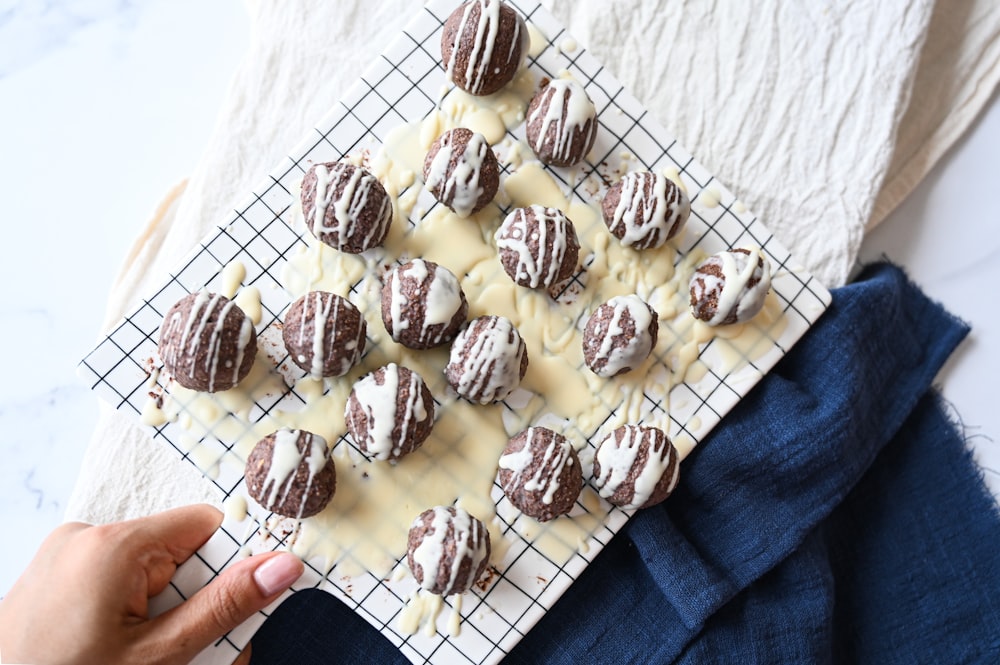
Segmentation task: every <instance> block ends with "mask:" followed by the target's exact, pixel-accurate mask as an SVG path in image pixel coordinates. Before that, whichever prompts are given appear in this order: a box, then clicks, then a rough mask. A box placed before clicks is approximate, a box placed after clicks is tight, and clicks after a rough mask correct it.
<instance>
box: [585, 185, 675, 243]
mask: <svg viewBox="0 0 1000 665" xmlns="http://www.w3.org/2000/svg"><path fill="white" fill-rule="evenodd" d="M601 212H602V214H603V217H604V223H605V224H606V225H607V227H608V229H609V230H610V231H611V233H612V234H613V235H614V236H615V237H616V238H618V239H619V240H621V241H622V243H623V244H625V245H628V246H630V247H632V248H634V249H651V248H654V247H660V246H662V245H663V244H664V243H666V242H667V241H668V240H670V239H671V238H673V237H674V236H676V235H677V234H678V233H680V231H681V229H682V228H683V227H684V224H685V222H687V219H688V217H689V216H690V214H691V202H690V200H688V197H687V194H685V193H684V190H683V189H681V188H680V187H679V186H677V184H675V183H674V182H673V181H672V180H670V179H669V178H666V177H665V176H663V174H660V173H652V172H650V171H632V172H630V173H626V174H625V175H624V176H623V177H622V179H621V180H619V181H618V182H617V183H615V184H614V185H613V186H612V187H611V188H610V189H609V190H608V192H607V194H605V195H604V200H603V201H602V202H601Z"/></svg>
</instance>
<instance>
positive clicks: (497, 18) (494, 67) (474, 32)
mask: <svg viewBox="0 0 1000 665" xmlns="http://www.w3.org/2000/svg"><path fill="white" fill-rule="evenodd" d="M527 53H528V29H527V27H526V26H525V25H524V20H523V19H522V18H521V16H520V15H519V14H518V13H517V12H516V11H514V9H513V8H511V6H510V5H508V4H507V3H505V2H500V1H499V0H470V1H469V2H466V3H465V4H463V5H461V6H459V7H458V8H457V9H456V10H455V11H453V12H452V13H451V15H450V16H449V17H448V19H447V20H446V21H445V22H444V31H443V32H442V33H441V60H442V64H443V65H444V69H445V73H446V75H447V77H448V79H449V80H450V81H452V82H453V83H454V84H455V85H456V86H458V87H459V88H461V89H462V90H464V91H466V92H467V93H469V94H471V95H491V94H493V93H494V92H496V91H497V90H499V89H500V88H502V87H504V86H505V85H507V84H508V83H510V82H511V81H512V80H514V76H515V75H517V71H518V70H519V69H520V68H521V63H523V62H524V56H525V55H527Z"/></svg>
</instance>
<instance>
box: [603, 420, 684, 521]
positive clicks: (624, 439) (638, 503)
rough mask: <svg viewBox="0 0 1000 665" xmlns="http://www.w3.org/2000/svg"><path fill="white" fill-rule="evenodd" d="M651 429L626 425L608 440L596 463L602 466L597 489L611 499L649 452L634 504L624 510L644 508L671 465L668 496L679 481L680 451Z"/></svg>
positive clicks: (634, 485)
mask: <svg viewBox="0 0 1000 665" xmlns="http://www.w3.org/2000/svg"><path fill="white" fill-rule="evenodd" d="M659 434H660V435H659V436H657V431H656V430H654V429H652V428H648V427H639V426H637V425H625V426H623V427H619V428H618V429H616V430H615V431H613V432H612V433H611V434H609V435H608V436H607V438H605V439H604V440H603V441H602V442H601V444H600V445H599V446H598V448H597V453H596V455H595V460H596V461H597V462H598V463H599V464H600V466H601V475H600V477H599V478H595V479H594V485H595V487H596V488H597V490H598V493H599V494H600V495H601V496H602V497H603V498H605V499H606V498H608V497H609V496H611V495H612V494H614V493H615V492H617V491H618V489H619V488H620V487H621V486H622V483H624V482H626V481H627V479H628V476H629V473H630V472H631V471H632V469H633V467H635V465H636V463H637V462H638V459H639V455H640V453H642V451H643V450H645V451H646V460H645V464H644V465H643V466H642V468H641V469H640V470H639V472H638V474H637V475H636V476H635V480H634V484H633V488H634V490H633V495H632V500H631V501H630V502H629V503H627V504H624V505H621V507H622V508H629V509H631V508H640V507H642V506H643V505H645V503H646V502H647V501H649V499H650V497H651V496H653V492H654V491H655V490H656V486H657V484H658V483H659V482H660V479H661V478H663V474H665V473H666V472H667V470H668V469H669V468H670V465H671V464H673V466H674V470H673V474H672V476H671V479H670V481H669V485H668V490H667V491H668V493H669V492H672V491H673V490H674V487H675V486H676V485H677V480H678V477H679V469H680V464H679V463H677V459H676V458H677V451H676V450H675V449H674V447H673V445H672V444H671V443H670V441H669V440H668V439H667V435H666V434H663V433H662V432H660V433H659Z"/></svg>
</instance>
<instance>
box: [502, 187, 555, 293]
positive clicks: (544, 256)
mask: <svg viewBox="0 0 1000 665" xmlns="http://www.w3.org/2000/svg"><path fill="white" fill-rule="evenodd" d="M529 211H530V212H531V214H532V216H533V217H534V218H535V221H536V222H537V225H536V226H535V229H536V230H537V235H538V237H537V240H538V251H537V256H536V254H535V253H534V252H532V251H531V248H530V246H529V244H528V241H529V240H531V239H532V238H531V237H530V236H529V231H530V230H531V225H530V224H529V223H528V212H529ZM550 229H551V231H552V247H551V249H550V248H548V247H547V244H548V243H547V241H548V235H547V234H548V233H549V231H550ZM568 236H569V228H568V220H567V219H566V216H565V215H563V214H562V212H561V211H560V210H558V209H556V208H546V207H544V206H540V205H532V206H529V207H528V208H518V209H517V210H515V211H514V212H512V213H510V214H509V215H507V217H506V219H504V221H503V224H501V225H500V228H499V229H497V232H496V236H495V237H496V243H497V248H498V249H500V250H507V251H511V252H514V253H516V254H517V268H516V270H515V273H514V275H515V279H516V280H518V281H520V280H522V279H525V278H526V279H527V282H528V283H527V286H529V287H531V288H533V289H536V288H538V287H539V286H546V287H547V286H552V285H553V284H554V283H555V281H556V278H557V276H558V274H559V269H560V268H561V267H562V264H563V260H564V259H565V257H566V249H567V238H568Z"/></svg>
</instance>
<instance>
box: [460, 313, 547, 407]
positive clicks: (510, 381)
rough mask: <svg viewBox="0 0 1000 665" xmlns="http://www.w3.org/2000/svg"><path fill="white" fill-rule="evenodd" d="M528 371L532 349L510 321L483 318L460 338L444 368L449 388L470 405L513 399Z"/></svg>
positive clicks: (463, 332) (500, 318) (470, 326)
mask: <svg viewBox="0 0 1000 665" xmlns="http://www.w3.org/2000/svg"><path fill="white" fill-rule="evenodd" d="M527 371H528V349H527V347H525V345H524V340H522V339H521V335H520V334H519V333H518V332H517V328H515V327H514V324H513V323H511V322H510V319H507V318H504V317H502V316H480V317H479V318H477V319H473V320H472V321H471V322H470V323H469V327H468V328H466V329H465V330H463V331H462V332H460V333H459V334H458V337H456V338H455V341H454V342H452V345H451V355H450V356H449V361H448V365H447V366H446V367H445V368H444V374H445V377H447V379H448V385H450V386H451V387H452V388H454V390H455V392H457V393H458V394H459V395H460V396H461V397H464V398H465V399H467V400H469V401H470V402H479V403H480V404H489V403H490V402H499V401H500V400H502V399H504V398H505V397H507V396H508V395H510V394H511V393H512V392H513V391H514V389H515V388H517V386H518V385H519V384H520V383H521V379H523V378H524V373H525V372H527Z"/></svg>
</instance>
